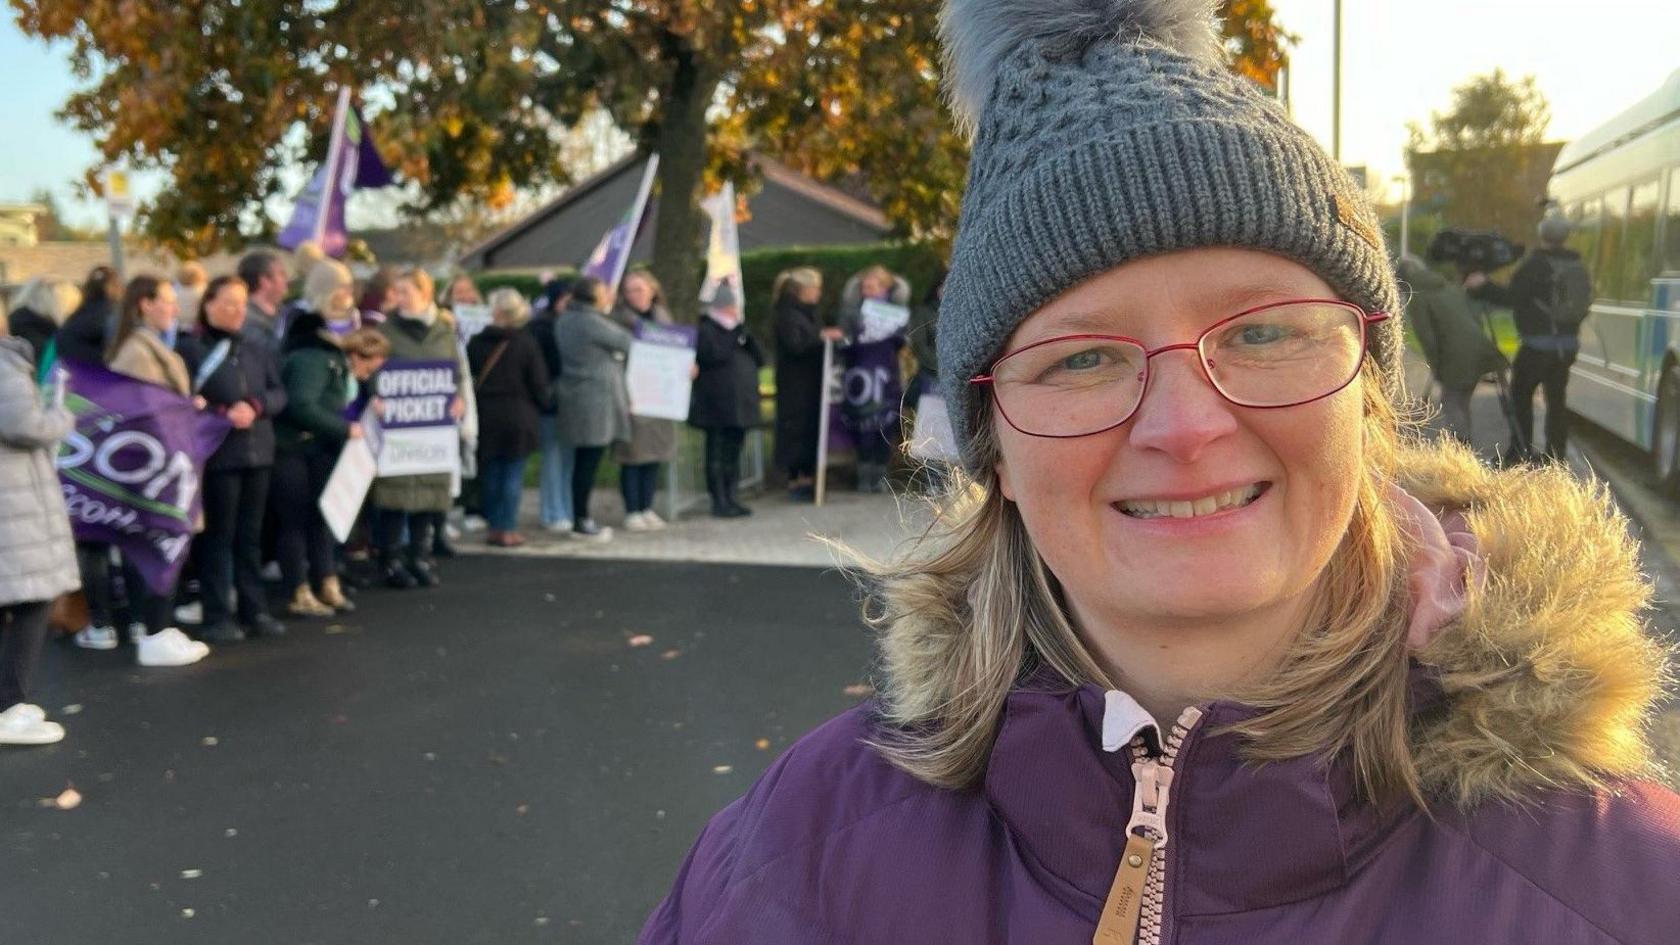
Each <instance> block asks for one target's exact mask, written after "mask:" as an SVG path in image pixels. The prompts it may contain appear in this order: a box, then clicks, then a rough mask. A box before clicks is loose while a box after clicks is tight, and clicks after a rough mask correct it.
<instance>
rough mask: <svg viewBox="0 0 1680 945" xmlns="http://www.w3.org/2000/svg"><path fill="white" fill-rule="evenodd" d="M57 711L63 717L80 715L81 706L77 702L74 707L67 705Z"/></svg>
mask: <svg viewBox="0 0 1680 945" xmlns="http://www.w3.org/2000/svg"><path fill="white" fill-rule="evenodd" d="M58 711H59V712H61V713H63V714H65V715H80V714H81V712H82V704H81V703H80V702H77V703H75V704H74V705H67V706H65V707H64V708H62V709H59V710H58Z"/></svg>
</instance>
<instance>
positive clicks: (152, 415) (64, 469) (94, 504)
mask: <svg viewBox="0 0 1680 945" xmlns="http://www.w3.org/2000/svg"><path fill="white" fill-rule="evenodd" d="M60 364H61V365H62V366H63V367H64V368H65V369H66V370H67V371H68V372H69V375H70V379H69V383H68V388H67V389H68V392H67V394H66V396H65V406H67V407H68V408H69V409H70V412H71V413H72V414H74V415H75V417H76V429H75V431H74V432H72V433H71V434H70V435H69V436H68V437H66V438H65V441H64V445H63V446H62V447H61V448H60V450H59V455H58V476H59V482H60V484H61V486H62V487H63V489H64V504H65V506H66V507H67V508H68V509H69V512H70V525H71V528H72V530H73V531H74V532H75V535H76V539H77V540H78V541H95V542H106V543H109V544H113V545H116V546H117V547H118V548H119V549H121V551H122V554H123V557H124V558H125V559H126V560H128V561H129V562H131V563H132V564H133V565H134V566H135V569H136V570H138V571H139V572H140V574H141V576H142V577H144V578H145V580H146V583H147V585H149V586H150V587H151V589H152V591H153V592H154V593H158V594H165V593H168V592H169V591H170V590H172V589H173V588H174V587H175V579H176V578H177V577H178V576H179V575H180V573H181V566H182V564H184V563H185V562H186V559H187V549H188V547H189V546H190V545H191V544H192V536H193V531H194V530H195V526H196V525H197V523H198V521H199V516H200V511H201V509H202V507H203V497H202V495H201V494H200V492H199V478H200V476H201V474H202V473H203V471H204V462H205V460H207V459H209V457H210V454H211V453H214V452H215V451H216V448H217V447H218V446H220V445H221V443H222V438H223V437H225V436H226V435H227V431H228V430H229V429H230V427H229V425H228V422H227V421H226V420H223V419H222V418H221V417H218V416H216V415H215V414H211V413H204V412H201V411H200V410H199V409H198V408H197V407H196V406H194V404H193V402H192V401H191V400H189V399H188V398H186V397H182V396H181V395H179V394H177V393H175V392H174V391H172V390H169V389H167V388H164V387H159V386H157V385H155V384H147V383H145V382H143V381H137V380H134V379H133V378H130V377H126V376H124V375H121V374H116V373H114V372H112V371H110V370H107V369H106V368H105V367H103V366H100V365H93V364H82V363H79V362H76V361H61V362H60Z"/></svg>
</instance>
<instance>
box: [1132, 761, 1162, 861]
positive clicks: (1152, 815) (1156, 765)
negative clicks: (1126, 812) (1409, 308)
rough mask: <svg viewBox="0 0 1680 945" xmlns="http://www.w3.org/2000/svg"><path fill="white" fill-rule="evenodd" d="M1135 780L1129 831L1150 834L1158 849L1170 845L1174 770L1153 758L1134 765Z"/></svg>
mask: <svg viewBox="0 0 1680 945" xmlns="http://www.w3.org/2000/svg"><path fill="white" fill-rule="evenodd" d="M1132 777H1133V778H1135V779H1136V780H1137V789H1136V790H1134V791H1133V792H1132V819H1131V820H1129V821H1127V822H1126V832H1127V833H1129V834H1137V833H1139V832H1142V831H1149V832H1150V835H1151V836H1152V837H1153V838H1154V840H1155V846H1157V847H1164V846H1166V845H1167V793H1168V790H1169V789H1170V788H1171V787H1172V779H1173V771H1172V769H1171V768H1169V767H1167V766H1166V765H1163V764H1161V762H1159V761H1157V760H1156V759H1154V758H1148V759H1145V760H1143V761H1134V762H1132Z"/></svg>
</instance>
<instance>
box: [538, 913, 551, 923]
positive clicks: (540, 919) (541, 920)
mask: <svg viewBox="0 0 1680 945" xmlns="http://www.w3.org/2000/svg"><path fill="white" fill-rule="evenodd" d="M537 924H538V925H547V924H548V916H546V915H539V916H537Z"/></svg>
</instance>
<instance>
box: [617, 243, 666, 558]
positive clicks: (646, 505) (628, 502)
mask: <svg viewBox="0 0 1680 945" xmlns="http://www.w3.org/2000/svg"><path fill="white" fill-rule="evenodd" d="M612 319H613V321H615V322H617V323H618V324H619V325H620V326H621V327H623V328H625V329H627V330H628V331H630V332H631V333H632V334H634V333H635V330H636V326H637V325H639V324H646V325H669V324H672V320H671V310H670V309H668V308H666V307H665V292H664V290H663V289H661V288H660V286H659V280H658V279H655V278H654V277H653V273H651V272H647V271H645V270H637V271H635V272H632V273H630V274H629V275H627V276H625V277H624V284H623V285H621V286H619V290H618V304H617V305H615V306H613V310H612ZM614 458H615V459H617V460H618V486H619V490H620V491H621V492H622V493H623V494H624V527H625V528H626V529H627V530H629V531H633V532H645V531H652V530H655V529H660V528H664V527H665V520H664V519H662V518H660V517H659V515H658V514H657V513H655V512H654V511H653V495H654V493H655V492H656V491H657V490H658V488H659V465H660V464H661V463H668V462H671V461H672V460H674V459H676V458H677V425H676V423H675V421H671V420H664V419H661V418H659V417H638V416H636V415H635V414H631V415H630V440H629V442H626V443H620V444H618V445H617V446H616V447H615V448H614Z"/></svg>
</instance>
